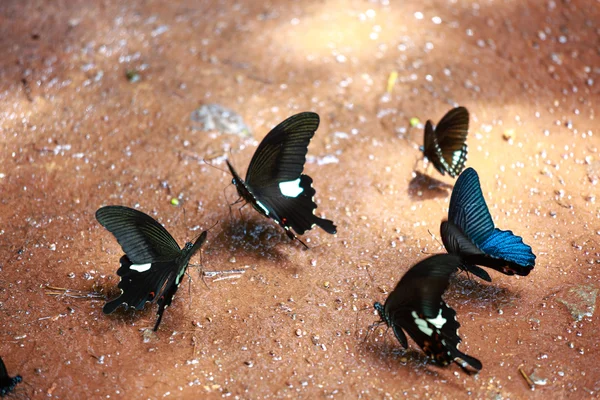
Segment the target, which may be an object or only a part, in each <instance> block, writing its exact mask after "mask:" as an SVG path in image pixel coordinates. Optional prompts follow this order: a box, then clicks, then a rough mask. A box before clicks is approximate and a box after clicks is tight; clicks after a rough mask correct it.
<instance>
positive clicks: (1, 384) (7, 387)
mask: <svg viewBox="0 0 600 400" xmlns="http://www.w3.org/2000/svg"><path fill="white" fill-rule="evenodd" d="M22 381H23V378H22V377H21V375H17V376H14V377H11V376H9V375H8V371H7V370H6V365H4V361H2V357H0V397H4V396H6V395H7V394H9V393H10V392H11V391H12V390H13V389H14V388H15V386H17V384H19V383H21V382H22Z"/></svg>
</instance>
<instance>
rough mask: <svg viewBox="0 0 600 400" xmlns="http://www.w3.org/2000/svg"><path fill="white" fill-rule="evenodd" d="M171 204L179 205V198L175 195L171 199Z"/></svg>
mask: <svg viewBox="0 0 600 400" xmlns="http://www.w3.org/2000/svg"><path fill="white" fill-rule="evenodd" d="M171 205H174V206H178V205H179V200H178V199H177V198H175V197H173V198H172V199H171Z"/></svg>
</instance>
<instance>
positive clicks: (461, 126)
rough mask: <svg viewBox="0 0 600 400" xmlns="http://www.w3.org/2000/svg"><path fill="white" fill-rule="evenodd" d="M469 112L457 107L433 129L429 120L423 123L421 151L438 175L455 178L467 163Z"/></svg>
mask: <svg viewBox="0 0 600 400" xmlns="http://www.w3.org/2000/svg"><path fill="white" fill-rule="evenodd" d="M468 133H469V111H467V109H466V108H465V107H457V108H453V109H452V110H450V111H448V112H447V113H446V115H444V116H443V117H442V119H441V120H440V122H439V123H438V124H437V125H436V127H435V128H433V125H432V123H431V120H427V122H426V123H425V133H424V135H423V146H422V147H421V151H422V152H423V154H424V155H425V157H427V159H428V160H429V161H431V163H432V164H433V166H434V167H435V169H437V170H438V171H439V172H440V174H442V175H444V174H445V172H447V173H448V175H450V176H451V177H453V178H454V177H456V176H457V175H458V174H460V172H461V171H462V170H463V168H464V166H465V162H466V161H467V144H466V140H467V134H468Z"/></svg>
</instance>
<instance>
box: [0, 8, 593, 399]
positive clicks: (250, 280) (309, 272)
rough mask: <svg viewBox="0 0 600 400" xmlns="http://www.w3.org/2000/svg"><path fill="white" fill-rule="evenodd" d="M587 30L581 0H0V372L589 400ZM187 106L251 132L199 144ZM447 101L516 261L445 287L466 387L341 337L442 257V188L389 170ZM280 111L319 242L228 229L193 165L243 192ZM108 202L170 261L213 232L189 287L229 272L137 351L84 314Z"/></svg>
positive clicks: (375, 344) (126, 330)
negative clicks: (470, 359) (127, 212)
mask: <svg viewBox="0 0 600 400" xmlns="http://www.w3.org/2000/svg"><path fill="white" fill-rule="evenodd" d="M598 21H600V8H599V7H594V6H590V4H589V1H583V0H580V1H577V0H571V1H565V2H562V1H554V0H549V1H534V0H529V1H512V0H509V1H502V2H500V1H483V2H471V1H453V2H446V1H439V0H432V1H426V2H422V1H412V0H409V1H403V2H399V3H396V2H394V3H393V4H392V2H388V1H379V2H377V1H370V2H366V1H351V2H344V1H340V0H327V1H302V2H293V3H290V2H288V1H284V0H275V1H271V2H268V3H265V2H258V1H247V2H233V1H221V2H216V1H206V2H197V1H190V0H182V1H177V2H167V1H157V0H150V1H138V0H132V1H128V2H126V3H123V2H118V1H113V0H109V1H101V2H100V1H98V2H90V1H82V0H77V1H71V2H69V6H68V7H64V4H62V3H57V4H53V3H52V4H50V3H48V2H45V1H41V0H37V1H29V2H22V1H15V0H5V1H2V2H0V48H1V49H2V54H3V57H2V59H0V138H1V139H0V190H1V192H2V196H1V206H0V221H1V227H0V250H1V253H0V265H1V266H0V318H1V321H2V328H1V329H0V354H1V355H2V357H3V359H4V361H5V362H6V364H7V367H8V368H9V372H10V373H11V374H16V373H20V374H21V375H23V377H24V379H25V381H26V382H27V383H28V384H29V385H23V384H22V385H21V387H20V388H19V390H20V391H22V392H24V393H25V394H27V395H29V396H31V397H35V398H42V397H44V398H48V397H50V398H92V397H93V398H100V397H103V398H107V397H131V396H134V397H136V398H163V397H166V396H170V397H177V398H180V397H184V398H198V396H200V395H211V397H214V398H216V397H221V396H231V397H234V398H284V397H292V398H296V397H299V398H315V397H332V398H335V397H339V398H398V397H400V396H401V395H403V394H404V395H408V396H413V397H419V398H422V397H426V396H428V397H433V398H442V397H448V398H464V397H468V396H474V397H478V398H488V397H494V398H524V397H529V398H540V399H541V398H547V397H548V396H552V397H557V398H558V397H561V398H562V397H573V398H580V397H587V396H597V393H598V391H599V390H600V374H599V372H598V368H597V366H596V364H597V359H598V354H599V343H600V336H599V334H598V329H596V327H597V312H595V313H594V311H595V310H596V308H595V307H591V306H590V301H591V300H590V298H591V297H590V296H591V294H592V293H596V292H597V290H598V287H599V284H598V278H599V275H600V274H599V272H598V264H600V254H599V253H600V250H599V247H600V208H599V207H598V203H597V200H596V198H597V197H598V193H599V192H598V185H597V181H598V180H597V179H593V177H594V176H595V175H594V171H595V169H594V168H595V165H596V164H597V162H598V158H599V157H600V155H599V153H598V148H599V146H600V142H599V140H598V132H597V123H596V121H595V118H596V116H595V112H596V109H595V107H596V103H597V102H598V99H599V89H598V88H599V85H598V82H599V81H600V70H599V69H598V65H600V62H599V61H600V59H599V56H598V48H597V43H598V29H600V27H599V26H598ZM132 71H134V72H133V73H132ZM394 71H395V72H396V73H397V79H396V80H395V81H393V79H392V82H390V79H389V78H390V76H392V77H393V76H395V75H392V73H394ZM132 76H135V77H136V79H131V77H132ZM391 83H393V85H392V84H391ZM388 88H389V91H388ZM205 104H220V105H222V106H224V107H226V108H228V109H231V110H234V111H236V112H238V113H239V114H240V115H241V116H242V117H243V121H244V122H245V123H246V124H247V125H248V127H249V128H250V129H251V130H252V132H253V134H252V135H253V136H252V137H250V138H244V137H239V136H236V135H229V134H222V133H219V132H202V131H199V130H197V129H196V128H195V127H194V126H193V121H192V120H191V119H190V118H191V115H192V113H193V112H194V110H197V109H198V108H199V107H200V106H202V105H205ZM456 104H460V105H464V106H466V107H468V109H469V110H470V113H471V129H470V134H469V140H468V144H469V159H468V162H467V165H469V166H472V167H474V168H476V169H477V171H478V173H479V175H480V177H481V181H482V188H483V191H484V194H485V196H486V199H487V202H488V204H489V206H490V210H491V213H492V215H493V218H494V220H495V222H496V225H497V226H499V227H501V228H503V229H511V230H513V231H514V232H516V233H517V234H519V235H521V236H523V238H524V240H525V242H526V243H529V244H531V246H532V247H533V249H534V251H535V252H536V254H537V256H538V258H537V265H536V267H535V269H534V271H533V272H532V273H531V274H530V275H529V276H527V277H509V276H501V275H500V274H498V273H494V272H492V273H491V275H492V278H493V283H492V284H486V283H481V282H478V281H469V280H467V279H466V278H465V277H464V276H459V277H457V278H456V279H455V280H453V282H452V285H451V287H450V289H449V291H448V293H447V295H446V300H447V302H448V303H449V304H450V305H452V306H453V307H454V308H455V309H456V311H457V313H458V319H459V322H460V323H461V330H460V333H461V337H462V338H463V343H462V346H461V349H462V350H463V351H465V352H466V353H467V354H471V355H473V356H474V357H477V358H478V359H480V360H482V362H483V365H484V367H483V370H482V371H481V373H479V374H478V375H476V376H466V375H465V374H463V373H462V372H461V371H460V369H459V368H458V367H456V366H452V367H449V368H446V369H440V368H438V367H435V366H434V365H432V364H431V363H429V362H428V361H427V359H426V358H425V357H424V356H423V354H422V353H421V352H420V351H419V350H418V349H416V348H415V346H414V344H412V347H411V348H410V349H409V350H408V351H407V352H403V351H401V349H400V348H399V345H398V343H397V342H396V341H395V339H394V338H393V336H392V334H391V332H389V331H386V330H385V329H383V327H380V328H377V329H376V330H375V331H374V332H373V333H371V335H370V336H369V338H368V339H367V340H365V339H364V338H365V336H366V334H367V327H368V326H369V325H371V324H372V323H373V322H375V321H376V320H377V317H376V316H375V315H374V310H373V309H372V304H373V302H375V301H383V300H384V299H385V296H386V295H385V292H386V291H389V290H391V289H392V288H393V287H394V285H395V284H396V282H397V281H398V279H399V278H400V277H401V276H402V274H403V273H404V272H405V271H406V270H407V269H408V268H409V267H410V266H411V265H413V264H414V263H415V262H417V261H418V260H420V259H422V258H424V257H425V254H424V253H432V252H440V251H441V249H442V248H441V246H440V244H439V241H436V240H435V238H433V237H432V236H431V235H430V233H431V234H433V235H435V236H437V234H438V231H439V223H440V221H441V219H442V218H444V217H445V215H446V212H447V207H448V199H449V193H450V189H448V188H447V187H446V186H447V185H449V186H451V185H453V180H452V179H450V178H448V177H441V176H439V175H438V174H437V172H435V171H433V170H432V171H430V178H431V179H432V181H429V179H430V178H426V177H424V175H423V174H424V173H425V169H424V167H423V164H422V163H420V162H419V163H417V171H418V172H417V173H416V174H415V173H413V166H414V165H415V162H416V161H417V160H418V159H419V157H420V154H419V151H418V146H419V145H420V144H421V141H422V129H420V128H418V127H411V124H410V123H409V121H410V119H411V118H418V119H419V120H420V121H425V120H427V119H432V120H434V121H437V120H439V118H441V116H442V115H443V114H444V113H445V112H446V111H447V110H448V109H449V108H450V107H451V106H453V105H456ZM303 110H313V111H316V112H318V113H319V114H320V115H321V126H320V128H319V130H318V131H317V134H316V136H315V138H314V140H313V141H312V143H311V145H310V147H309V158H308V162H307V165H306V171H307V173H308V174H310V175H311V176H312V177H313V179H314V186H315V188H316V190H317V199H318V203H319V208H318V209H317V212H322V213H323V214H324V215H325V216H326V217H327V218H330V219H332V220H333V221H334V222H335V223H336V224H337V225H338V234H337V235H335V236H331V235H328V234H326V233H324V232H322V231H319V230H315V231H312V232H309V233H308V234H306V235H305V236H304V237H303V239H304V240H305V241H306V242H307V244H308V245H309V246H311V249H310V250H309V251H304V250H303V248H302V246H301V245H299V243H292V242H289V240H288V239H287V238H286V236H285V234H284V233H283V232H282V231H281V229H280V228H279V227H277V226H275V225H274V224H273V223H272V222H271V221H268V220H267V219H265V218H262V217H260V216H259V215H258V214H257V213H256V212H254V211H253V210H251V209H250V208H249V207H246V208H244V209H243V210H242V215H241V216H240V213H238V212H237V210H236V209H235V208H234V209H233V210H232V212H231V213H230V212H229V207H228V204H229V203H231V202H233V201H234V200H235V198H236V194H235V189H234V188H233V186H231V185H229V183H230V177H229V176H228V174H227V173H224V172H223V171H220V170H218V169H216V168H212V167H210V166H208V165H206V164H205V163H204V162H202V159H203V158H207V159H211V160H212V163H213V164H214V165H215V166H216V167H218V168H221V169H223V167H224V163H223V160H224V158H225V157H230V158H231V159H232V161H233V163H234V165H235V166H236V167H237V168H238V170H239V171H240V172H242V173H243V171H245V168H246V166H247V165H248V164H247V163H248V162H249V160H250V157H251V156H252V153H253V151H254V149H255V148H256V145H257V143H258V141H259V140H260V139H261V138H262V137H263V136H264V135H265V134H266V133H267V132H268V130H269V129H270V128H271V127H273V126H274V125H275V124H277V123H278V122H280V121H282V120H283V119H284V118H286V117H287V116H289V115H291V114H294V113H296V112H298V111H303ZM505 137H506V138H509V140H506V139H505ZM590 171H591V172H590ZM228 185H229V186H228ZM225 188H226V189H225ZM224 189H225V191H224ZM174 198H175V199H177V200H178V203H179V206H173V205H172V199H174ZM106 204H123V205H127V206H131V207H137V208H140V209H141V210H143V211H145V212H148V213H150V214H152V215H154V216H155V217H156V218H158V219H159V220H160V221H161V222H162V223H164V224H165V225H166V226H167V228H168V229H169V231H170V232H171V233H172V234H173V235H174V237H175V238H176V239H177V240H178V241H179V243H181V244H183V242H184V241H185V240H190V239H192V238H193V237H195V236H197V235H198V234H199V233H200V231H201V229H207V228H209V227H211V226H213V225H214V224H215V223H216V222H218V223H217V225H216V226H215V227H214V228H213V229H212V230H211V231H210V233H209V241H208V243H207V244H206V245H205V247H204V251H203V255H202V263H203V266H204V268H206V269H208V270H229V269H234V268H244V269H245V270H246V273H244V274H243V275H242V277H241V278H239V279H229V280H222V281H218V282H212V283H211V282H209V283H208V287H207V286H205V285H204V284H203V283H202V281H201V279H200V278H199V274H198V271H197V270H196V269H191V270H190V276H191V278H192V280H191V282H188V281H187V280H186V281H185V282H184V283H183V284H182V286H181V287H180V289H179V292H178V294H177V296H176V299H175V300H174V302H173V304H172V306H171V307H170V308H169V309H168V310H167V312H166V313H165V316H164V318H163V322H162V324H161V326H160V329H159V331H158V332H157V335H156V336H155V337H151V338H150V340H149V341H148V342H144V337H143V335H142V329H143V328H147V327H151V326H152V325H153V323H154V319H155V312H156V309H155V308H154V307H150V306H148V307H147V308H146V309H145V310H144V311H141V312H136V313H133V312H119V313H116V314H114V315H111V316H105V315H103V314H102V305H103V304H104V299H103V298H98V296H101V297H104V298H107V297H112V296H114V295H116V293H117V289H116V284H117V282H118V279H117V278H118V277H117V276H116V270H117V267H118V258H119V256H120V255H121V250H120V248H119V246H118V244H117V243H116V241H115V240H114V239H113V238H112V236H111V235H110V234H109V233H108V232H106V231H105V230H104V229H103V228H102V227H101V226H100V225H99V224H98V223H96V221H95V220H94V212H95V210H96V209H97V208H98V207H100V206H102V205H106ZM193 261H194V262H196V263H199V262H200V259H199V257H195V259H194V260H193ZM46 285H51V286H52V287H58V288H69V289H73V290H79V291H81V292H69V293H67V294H63V295H58V296H57V293H56V292H57V291H56V290H55V289H46ZM582 290H585V291H587V292H589V294H590V296H585V295H581V291H582ZM59 292H60V291H59ZM86 293H95V295H90V296H88V295H86ZM594 299H595V296H594ZM578 301H579V302H583V303H582V304H576V303H577V302H578ZM574 309H575V310H583V311H582V312H581V313H579V314H577V318H574V317H573V316H572V315H571V314H572V313H573V310H574ZM365 310H367V311H365ZM519 367H522V370H523V371H524V372H526V373H527V374H532V375H533V377H534V378H535V379H534V382H536V383H537V386H536V389H535V391H531V390H530V388H529V386H528V384H527V382H526V381H525V380H524V379H523V377H522V376H521V374H520V372H519Z"/></svg>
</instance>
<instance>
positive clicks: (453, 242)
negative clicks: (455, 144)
mask: <svg viewBox="0 0 600 400" xmlns="http://www.w3.org/2000/svg"><path fill="white" fill-rule="evenodd" d="M440 235H441V237H442V242H443V243H444V247H445V248H446V250H447V251H448V253H450V254H457V255H459V256H461V257H462V259H463V265H462V266H461V268H462V269H464V270H466V271H469V272H472V273H473V274H474V275H476V276H478V277H480V278H481V279H484V280H486V281H488V282H491V278H490V276H489V274H487V272H485V271H484V270H483V269H481V268H479V267H476V266H475V265H483V266H486V267H489V268H493V269H495V270H497V271H499V272H502V273H503V274H506V275H521V276H527V275H528V274H529V273H530V272H531V270H532V269H533V267H534V266H535V258H536V257H535V254H533V251H532V249H531V247H530V246H529V245H527V244H525V243H524V242H523V239H522V238H521V237H520V236H517V235H515V234H513V233H512V231H503V230H501V229H498V228H496V227H495V226H494V222H493V221H492V216H491V215H490V212H489V210H488V207H487V204H486V203H485V199H484V197H483V193H482V192H481V186H480V183H479V177H478V175H477V172H476V171H475V170H474V169H473V168H467V169H466V170H465V171H464V172H463V173H462V174H461V175H460V176H459V177H458V179H457V181H456V184H455V185H454V189H453V190H452V196H451V197H450V208H449V211H448V220H447V221H443V222H442V224H441V226H440Z"/></svg>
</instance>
